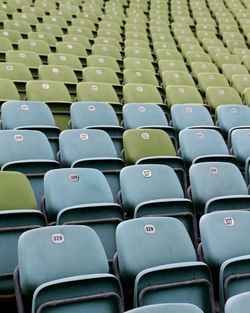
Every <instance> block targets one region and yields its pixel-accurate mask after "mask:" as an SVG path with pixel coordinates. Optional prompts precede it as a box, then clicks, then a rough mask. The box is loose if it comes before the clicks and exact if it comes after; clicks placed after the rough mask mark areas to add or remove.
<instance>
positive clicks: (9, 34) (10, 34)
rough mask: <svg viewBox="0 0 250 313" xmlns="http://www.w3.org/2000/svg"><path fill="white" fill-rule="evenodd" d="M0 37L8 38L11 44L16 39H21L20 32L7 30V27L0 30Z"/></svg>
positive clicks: (16, 40)
mask: <svg viewBox="0 0 250 313" xmlns="http://www.w3.org/2000/svg"><path fill="white" fill-rule="evenodd" d="M0 37H3V38H7V39H9V41H10V42H11V44H17V43H18V41H19V40H20V39H22V36H21V34H20V33H19V32H18V31H17V30H7V29H1V30H0ZM1 49H2V47H1Z"/></svg>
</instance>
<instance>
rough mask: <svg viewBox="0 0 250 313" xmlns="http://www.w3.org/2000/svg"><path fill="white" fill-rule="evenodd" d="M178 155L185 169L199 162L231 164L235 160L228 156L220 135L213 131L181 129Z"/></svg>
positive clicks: (234, 162) (235, 161) (235, 162)
mask: <svg viewBox="0 0 250 313" xmlns="http://www.w3.org/2000/svg"><path fill="white" fill-rule="evenodd" d="M179 143H180V155H181V157H182V158H183V160H184V162H185V163H186V166H187V167H190V166H191V164H195V163H200V162H212V161H216V162H219V161H220V162H232V163H233V164H235V165H238V164H237V160H236V158H235V157H234V156H232V155H229V150H228V147H227V145H226V143H225V141H224V139H223V137H222V135H221V134H220V133H219V132H218V131H217V130H215V129H204V128H198V127H196V128H195V129H190V128H189V129H188V128H186V129H183V130H182V131H180V133H179Z"/></svg>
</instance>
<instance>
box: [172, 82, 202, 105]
mask: <svg viewBox="0 0 250 313" xmlns="http://www.w3.org/2000/svg"><path fill="white" fill-rule="evenodd" d="M166 97H167V104H168V106H169V107H171V106H172V105H174V104H184V103H186V104H188V103H196V104H203V100H202V97H201V95H200V93H199V91H198V90H197V89H196V88H195V87H192V86H183V85H169V86H167V87H166Z"/></svg>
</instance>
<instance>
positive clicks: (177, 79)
mask: <svg viewBox="0 0 250 313" xmlns="http://www.w3.org/2000/svg"><path fill="white" fill-rule="evenodd" d="M162 84H163V87H164V88H165V89H166V87H167V86H169V85H183V86H192V87H195V83H194V81H193V78H192V76H191V75H190V74H189V73H187V72H178V71H164V72H162Z"/></svg>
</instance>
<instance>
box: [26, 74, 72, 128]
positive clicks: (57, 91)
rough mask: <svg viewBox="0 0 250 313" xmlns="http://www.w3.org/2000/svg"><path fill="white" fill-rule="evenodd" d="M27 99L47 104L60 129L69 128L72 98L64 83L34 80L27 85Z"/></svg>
mask: <svg viewBox="0 0 250 313" xmlns="http://www.w3.org/2000/svg"><path fill="white" fill-rule="evenodd" d="M26 98H27V100H31V101H42V102H46V103H47V104H48V105H49V107H50V109H51V111H52V113H53V114H54V116H55V120H56V124H57V126H58V127H59V128H60V129H65V128H67V127H68V120H69V109H70V105H71V102H72V100H71V97H70V94H69V91H68V89H67V88H66V86H65V85H64V83H63V82H59V81H52V80H36V81H35V80H32V81H29V82H28V83H27V84H26Z"/></svg>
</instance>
